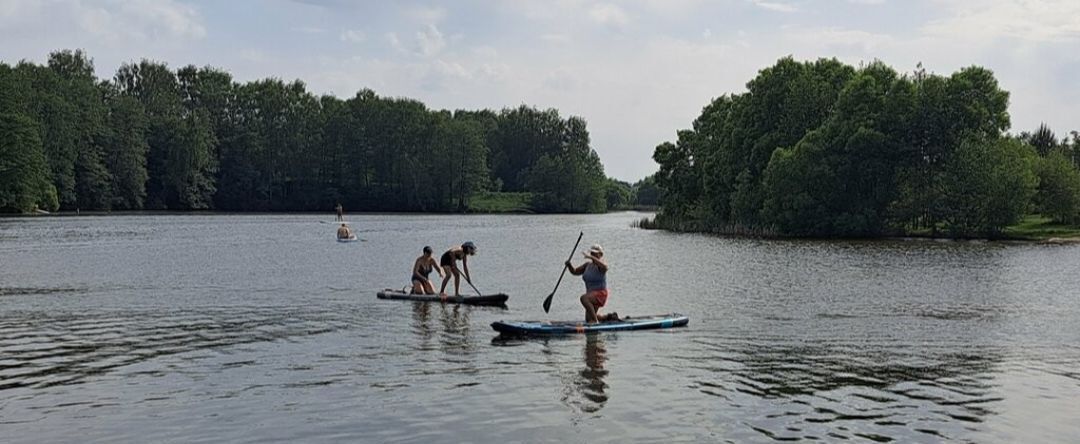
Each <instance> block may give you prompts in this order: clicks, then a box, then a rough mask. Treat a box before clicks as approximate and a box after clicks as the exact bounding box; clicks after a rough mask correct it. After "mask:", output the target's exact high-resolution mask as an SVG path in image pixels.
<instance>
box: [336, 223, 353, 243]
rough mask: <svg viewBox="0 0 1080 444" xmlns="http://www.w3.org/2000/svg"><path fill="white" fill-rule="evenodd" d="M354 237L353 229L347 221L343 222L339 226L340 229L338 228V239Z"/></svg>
mask: <svg viewBox="0 0 1080 444" xmlns="http://www.w3.org/2000/svg"><path fill="white" fill-rule="evenodd" d="M352 237H353V232H352V230H350V229H349V226H348V225H346V224H345V222H342V223H341V226H340V227H338V229H337V238H338V239H351V238H352Z"/></svg>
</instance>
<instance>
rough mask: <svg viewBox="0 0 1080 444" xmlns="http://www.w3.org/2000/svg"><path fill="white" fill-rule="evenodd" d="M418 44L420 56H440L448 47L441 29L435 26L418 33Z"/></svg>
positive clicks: (429, 26)
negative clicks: (440, 52)
mask: <svg viewBox="0 0 1080 444" xmlns="http://www.w3.org/2000/svg"><path fill="white" fill-rule="evenodd" d="M416 43H417V45H418V47H419V52H420V55H423V56H432V55H435V54H438V53H439V51H442V49H443V48H445V47H446V39H445V38H443V35H442V33H441V32H439V28H437V27H436V26H435V25H428V26H427V28H426V29H423V30H420V31H419V32H417V33H416Z"/></svg>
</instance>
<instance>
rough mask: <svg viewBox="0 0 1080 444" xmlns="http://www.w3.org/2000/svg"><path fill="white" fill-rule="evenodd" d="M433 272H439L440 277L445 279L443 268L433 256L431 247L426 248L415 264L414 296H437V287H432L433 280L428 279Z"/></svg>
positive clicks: (413, 273) (413, 274) (413, 272)
mask: <svg viewBox="0 0 1080 444" xmlns="http://www.w3.org/2000/svg"><path fill="white" fill-rule="evenodd" d="M431 270H436V271H438V272H439V277H443V269H442V267H440V266H439V264H438V263H436V262H435V258H434V257H432V256H431V247H424V254H423V255H422V256H420V257H418V258H416V263H414V264H413V269H412V294H435V287H433V286H432V285H431V279H428V275H430V274H431Z"/></svg>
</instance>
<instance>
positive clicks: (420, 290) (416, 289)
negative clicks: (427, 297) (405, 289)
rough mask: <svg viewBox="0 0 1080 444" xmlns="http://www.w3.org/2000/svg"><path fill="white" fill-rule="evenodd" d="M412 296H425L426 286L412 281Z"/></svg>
mask: <svg viewBox="0 0 1080 444" xmlns="http://www.w3.org/2000/svg"><path fill="white" fill-rule="evenodd" d="M412 294H424V286H423V285H420V281H412Z"/></svg>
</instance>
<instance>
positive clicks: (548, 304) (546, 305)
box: [544, 231, 585, 313]
mask: <svg viewBox="0 0 1080 444" xmlns="http://www.w3.org/2000/svg"><path fill="white" fill-rule="evenodd" d="M584 235H585V232H584V231H582V232H580V233H578V237H577V242H574V249H573V250H570V257H568V258H566V260H570V259H573V258H574V253H576V252H577V246H578V244H580V243H581V237H582V236H584ZM565 275H566V265H565V264H563V267H562V273H561V274H559V280H558V282H555V289H554V290H551V294H549V295H548V296H547V298H546V299H544V313H547V312H548V310H550V309H551V298H553V297H555V292H556V291H558V290H559V284H561V283H562V278H563V276H565Z"/></svg>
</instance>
